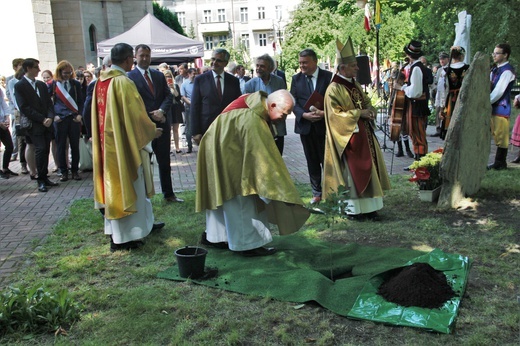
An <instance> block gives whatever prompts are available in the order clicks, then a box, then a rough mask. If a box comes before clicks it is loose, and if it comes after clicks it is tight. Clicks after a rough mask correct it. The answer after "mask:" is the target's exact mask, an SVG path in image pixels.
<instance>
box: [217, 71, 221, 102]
mask: <svg viewBox="0 0 520 346" xmlns="http://www.w3.org/2000/svg"><path fill="white" fill-rule="evenodd" d="M220 78H221V77H220V75H217V91H218V97H219V98H220V99H222V84H220Z"/></svg>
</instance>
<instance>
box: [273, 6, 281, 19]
mask: <svg viewBox="0 0 520 346" xmlns="http://www.w3.org/2000/svg"><path fill="white" fill-rule="evenodd" d="M274 11H275V16H276V20H282V5H277V6H275V7H274Z"/></svg>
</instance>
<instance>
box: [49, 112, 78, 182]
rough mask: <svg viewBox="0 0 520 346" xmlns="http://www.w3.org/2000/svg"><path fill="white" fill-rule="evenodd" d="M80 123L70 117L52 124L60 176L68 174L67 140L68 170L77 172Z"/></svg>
mask: <svg viewBox="0 0 520 346" xmlns="http://www.w3.org/2000/svg"><path fill="white" fill-rule="evenodd" d="M80 130H81V123H77V122H75V121H73V120H72V117H70V116H69V117H66V118H63V119H62V120H61V121H60V122H54V131H55V132H54V133H55V136H56V144H57V145H58V162H59V165H60V171H61V173H62V174H66V173H67V172H68V167H67V138H68V139H69V143H70V153H71V156H72V161H71V163H70V170H71V171H72V172H73V173H76V172H78V165H79V134H80Z"/></svg>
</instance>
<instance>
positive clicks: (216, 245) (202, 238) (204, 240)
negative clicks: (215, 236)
mask: <svg viewBox="0 0 520 346" xmlns="http://www.w3.org/2000/svg"><path fill="white" fill-rule="evenodd" d="M200 243H201V244H202V245H206V246H212V247H214V248H217V249H224V250H229V246H228V243H226V242H220V243H212V242H210V241H209V240H208V239H207V238H206V232H202V235H201V236H200Z"/></svg>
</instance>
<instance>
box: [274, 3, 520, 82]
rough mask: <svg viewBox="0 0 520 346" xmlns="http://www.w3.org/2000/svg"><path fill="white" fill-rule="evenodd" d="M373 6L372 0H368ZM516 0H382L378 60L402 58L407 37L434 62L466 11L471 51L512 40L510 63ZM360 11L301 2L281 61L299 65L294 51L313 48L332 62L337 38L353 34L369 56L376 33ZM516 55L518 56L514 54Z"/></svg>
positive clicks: (518, 48) (518, 46) (516, 41)
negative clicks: (368, 28)
mask: <svg viewBox="0 0 520 346" xmlns="http://www.w3.org/2000/svg"><path fill="white" fill-rule="evenodd" d="M369 3H370V5H371V7H372V9H373V5H374V0H369ZM519 9H520V0H497V1H488V0H401V1H392V0H381V11H382V20H383V23H382V25H381V28H380V30H379V44H380V54H379V57H380V61H381V62H382V61H383V59H389V60H392V61H395V60H402V59H403V58H404V53H403V47H404V46H405V45H406V43H407V42H409V41H410V40H411V39H417V40H420V41H421V42H422V43H423V51H424V53H425V56H426V57H427V58H428V60H429V61H431V62H436V61H437V56H438V53H439V52H441V51H449V49H450V47H451V46H452V45H453V42H454V40H455V23H456V22H458V17H457V14H458V13H459V12H460V11H463V10H466V11H467V12H468V14H470V15H471V16H472V26H471V54H474V53H476V52H477V51H483V52H489V53H490V52H492V51H493V48H494V46H495V45H496V44H498V43H501V42H507V43H509V44H511V47H512V56H511V59H510V61H511V63H512V64H513V65H515V64H517V63H518V62H519V61H520V60H519V59H518V58H517V57H516V56H518V52H520V33H519V31H518V30H516V29H514V28H516V27H517V25H518V23H519V22H520V11H519ZM363 17H364V10H363V9H359V8H358V7H357V6H356V4H355V1H354V0H303V2H302V4H301V6H300V7H299V8H298V9H297V10H296V11H295V12H294V13H293V21H292V22H291V23H290V24H289V25H288V26H287V27H286V32H285V38H286V40H285V41H284V42H283V44H282V48H283V55H284V65H285V68H286V70H288V71H290V72H292V71H294V70H296V69H297V68H298V52H299V51H300V50H302V49H304V48H313V49H314V50H315V51H316V53H317V54H318V57H319V59H320V61H321V62H326V61H328V60H329V59H330V61H331V63H332V64H334V59H335V55H336V53H335V51H336V48H335V47H336V45H335V42H336V38H337V39H339V40H340V41H342V42H345V41H346V39H347V38H348V37H349V36H351V37H352V41H353V44H354V48H355V49H356V50H358V51H361V52H365V53H366V54H367V55H369V56H370V57H371V58H372V57H373V56H374V53H375V50H376V31H375V30H372V31H370V32H369V33H366V32H365V30H364V29H363ZM515 54H516V56H515Z"/></svg>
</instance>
